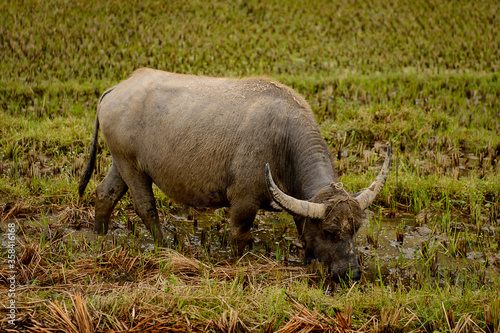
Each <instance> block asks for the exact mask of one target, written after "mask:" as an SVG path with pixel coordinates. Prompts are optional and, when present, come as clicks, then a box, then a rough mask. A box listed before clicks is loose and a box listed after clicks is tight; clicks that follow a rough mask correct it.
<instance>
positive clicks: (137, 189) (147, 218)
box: [120, 168, 164, 246]
mask: <svg viewBox="0 0 500 333" xmlns="http://www.w3.org/2000/svg"><path fill="white" fill-rule="evenodd" d="M120 171H121V174H122V176H123V179H124V180H125V182H126V183H127V185H128V188H129V189H130V192H131V193H132V200H133V201H134V209H135V211H136V212H137V214H138V215H139V217H140V218H141V219H142V222H143V223H144V225H145V226H146V228H148V230H149V232H150V233H151V235H152V236H153V239H154V240H155V241H156V243H157V244H158V245H160V246H163V245H164V238H163V232H162V231H161V227H160V218H159V217H158V211H157V210H156V202H155V198H154V195H153V188H152V185H153V182H152V180H151V178H150V177H149V176H148V175H146V174H145V173H142V172H139V171H136V170H135V169H131V168H123V170H122V169H120Z"/></svg>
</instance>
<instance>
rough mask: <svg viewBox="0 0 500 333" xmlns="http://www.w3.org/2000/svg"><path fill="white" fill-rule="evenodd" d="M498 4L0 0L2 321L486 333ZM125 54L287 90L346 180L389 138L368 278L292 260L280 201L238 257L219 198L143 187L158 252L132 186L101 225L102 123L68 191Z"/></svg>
mask: <svg viewBox="0 0 500 333" xmlns="http://www.w3.org/2000/svg"><path fill="white" fill-rule="evenodd" d="M499 15H500V3H497V2H491V1H474V2H469V1H448V0H442V1H437V0H429V1H403V0H395V1H390V2H388V1H379V0H366V1H363V2H357V1H352V0H339V1H326V0H318V1H314V2H313V3H311V2H309V1H302V0H296V1H295V0H284V1H277V0H270V1H265V2H261V1H256V0H250V1H201V0H193V1H177V0H174V1H168V2H162V1H154V0H145V1H141V2H140V3H132V2H127V1H103V2H94V1H81V0H77V1H74V2H71V3H70V2H67V1H58V0H47V1H32V0H27V1H5V0H0V22H1V23H0V58H1V59H2V61H1V62H0V73H1V76H0V233H1V239H0V240H1V242H2V247H1V249H0V304H1V309H0V331H5V332H63V331H64V332H109V331H114V332H157V331H159V332H188V331H192V332H199V331H204V332H220V331H222V332H282V333H289V332H403V331H404V332H406V331H415V332H434V331H440V332H491V333H493V332H500V57H499V54H500V50H499V48H500V24H499V20H500V16H499ZM140 67H152V68H157V69H161V70H166V71H172V72H178V73H189V74H197V75H208V76H226V77H246V76H268V77H272V78H274V79H276V80H278V81H280V82H282V83H284V84H286V85H289V86H290V87H293V88H294V89H295V90H296V91H297V92H299V93H300V94H301V95H302V96H304V98H305V99H306V100H307V101H308V103H309V104H310V105H311V107H312V109H313V111H314V113H315V115H316V118H317V121H318V123H319V125H320V129H321V132H322V134H323V136H324V138H325V140H326V141H327V143H328V145H329V147H330V149H331V151H332V153H333V155H334V156H335V157H336V161H335V163H336V168H337V170H338V174H339V177H340V180H341V181H342V183H343V184H344V186H345V188H346V189H348V190H349V191H350V192H356V191H358V190H360V189H363V188H365V187H367V186H369V184H370V183H371V181H373V179H374V178H375V177H376V175H377V173H378V170H379V169H380V166H381V163H382V161H383V157H384V155H383V151H384V149H385V148H384V147H386V145H387V144H388V143H389V142H391V143H392V146H393V151H394V159H393V164H392V169H391V173H390V177H389V179H388V181H387V183H386V185H385V187H384V189H383V191H382V193H381V194H380V195H379V196H378V197H377V199H376V201H375V202H374V203H373V204H372V206H371V207H370V209H371V211H372V212H373V213H372V214H370V218H369V220H367V221H366V222H365V224H364V226H363V227H362V228H361V230H360V232H359V234H358V236H357V246H358V252H359V260H360V261H361V262H362V264H363V268H364V274H363V278H362V280H361V281H359V282H356V283H353V284H350V283H341V284H336V283H334V282H332V281H330V280H329V279H328V278H327V277H326V275H325V272H324V268H323V267H322V266H321V264H318V263H317V264H315V265H309V266H304V265H302V264H301V262H300V255H299V251H298V250H297V248H296V247H295V246H294V238H295V237H296V230H295V229H294V228H295V227H294V225H293V222H292V220H291V218H290V216H289V215H287V214H285V213H266V212H262V213H260V214H259V216H258V218H257V220H256V222H255V224H256V226H255V227H254V235H255V236H256V238H257V239H258V240H257V242H256V244H255V247H254V249H252V250H251V251H249V252H247V253H246V254H245V255H244V256H243V257H242V258H234V257H233V256H232V255H230V254H229V252H230V249H229V248H228V245H227V232H226V229H227V221H228V216H229V214H230V212H228V211H227V210H215V211H214V210H195V209H193V208H188V207H183V206H182V205H179V204H177V203H175V202H173V201H171V200H169V198H167V197H165V195H163V194H162V193H161V192H160V191H159V190H156V189H155V192H156V197H157V206H158V209H159V211H160V214H161V218H162V220H163V222H162V223H163V226H164V227H165V228H166V229H167V230H168V235H169V236H168V237H169V238H168V240H169V242H170V248H158V247H155V246H154V243H153V242H152V241H151V237H150V235H149V234H148V233H147V232H146V230H145V229H144V227H143V226H142V224H141V221H140V219H139V218H138V217H137V216H136V215H135V213H134V211H133V205H132V201H131V197H130V196H129V195H128V194H127V195H126V196H125V197H124V198H123V199H122V200H121V201H120V203H119V204H118V206H117V208H116V210H115V212H114V213H113V227H112V228H111V229H112V230H111V231H110V233H109V234H108V235H107V236H106V237H97V236H96V235H94V233H93V232H92V228H93V220H94V210H93V203H94V193H93V192H94V190H95V187H96V186H97V184H98V183H99V182H100V181H101V180H102V179H103V178H104V176H105V175H106V173H107V171H108V169H109V166H110V163H111V156H110V154H109V151H108V150H107V147H106V144H105V142H104V140H103V139H102V138H101V140H100V146H99V154H98V156H99V157H98V162H97V168H96V172H95V173H94V176H93V178H92V180H91V182H90V185H89V187H88V189H87V192H86V194H85V196H84V197H83V198H79V197H78V194H77V192H78V191H77V188H78V181H79V178H80V176H81V172H82V169H83V167H84V165H85V163H86V161H87V158H88V147H89V144H90V140H91V135H92V131H93V126H94V120H95V109H96V105H97V101H98V99H99V97H100V95H101V94H102V93H103V92H104V91H105V90H106V89H107V88H109V87H112V86H113V85H115V84H117V83H118V82H120V81H121V80H123V79H125V78H127V77H128V76H129V75H130V74H131V73H132V72H133V71H134V70H135V69H137V68H140ZM14 234H15V237H12V239H15V240H14V241H12V240H11V236H12V235H14ZM14 245H15V246H14ZM12 256H13V257H12ZM12 258H15V259H12ZM12 260H14V261H12ZM13 316H15V320H14V319H13V318H14V317H13ZM12 320H13V321H12ZM13 322H14V323H15V325H12V323H13Z"/></svg>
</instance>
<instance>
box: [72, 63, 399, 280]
mask: <svg viewBox="0 0 500 333" xmlns="http://www.w3.org/2000/svg"><path fill="white" fill-rule="evenodd" d="M99 127H100V128H101V131H102V135H103V136H104V139H105V141H106V143H107V145H108V147H109V150H110V152H111V155H112V157H113V163H112V165H111V168H110V170H109V173H108V174H107V176H106V177H105V178H104V180H103V181H102V183H100V184H99V185H98V186H97V189H96V196H97V198H96V205H95V225H94V230H95V231H96V232H97V233H99V234H105V233H106V232H107V230H108V224H109V220H110V216H111V213H112V210H113V208H114V206H115V205H116V203H117V202H118V200H119V199H120V198H121V197H122V196H123V195H124V194H125V192H126V191H127V189H130V191H131V194H132V198H133V202H134V208H135V210H136V212H137V213H138V214H139V216H140V217H141V219H142V221H143V222H144V224H145V225H146V227H147V228H148V229H149V231H150V232H151V234H152V235H153V237H154V239H155V240H156V241H158V242H160V243H161V242H162V241H163V234H162V230H161V228H160V222H159V217H158V213H157V210H156V207H155V199H154V197H153V190H152V183H153V182H154V183H155V184H156V185H157V186H158V187H159V188H160V189H161V190H162V191H163V192H164V193H165V194H166V195H167V196H168V197H169V198H171V199H173V200H175V201H177V202H180V203H184V204H187V205H191V206H204V207H224V206H226V207H228V206H230V207H231V218H230V236H231V238H232V240H233V242H234V243H235V246H236V248H237V251H238V253H240V254H241V253H242V252H243V250H244V249H245V247H246V246H247V245H249V244H250V243H251V242H252V236H251V232H250V231H251V227H252V225H253V221H254V218H255V215H256V214H257V211H258V210H259V209H261V208H262V209H272V207H274V206H276V205H279V206H280V207H281V208H282V209H284V210H286V211H288V212H289V213H290V214H292V216H293V218H294V220H295V223H296V226H297V229H298V233H299V235H300V238H301V240H302V242H303V244H304V248H305V252H306V254H305V255H306V258H318V259H319V260H322V261H324V263H325V264H326V265H327V267H329V270H330V273H331V275H332V276H333V277H334V278H344V277H345V276H346V275H348V274H350V276H351V278H354V279H358V278H359V277H360V269H359V265H358V262H357V254H356V247H355V244H354V234H355V233H356V231H357V230H358V229H359V227H360V225H361V222H362V220H363V219H364V217H365V213H364V210H365V209H366V208H367V207H368V206H369V205H370V203H371V202H372V201H373V199H374V198H375V196H376V195H377V194H378V193H379V192H380V190H381V189H382V186H383V185H384V183H385V181H386V179H387V176H388V173H389V165H390V161H391V151H390V147H389V149H388V151H387V157H386V159H385V162H384V165H383V167H382V170H381V172H380V174H379V176H378V177H377V179H376V180H375V181H374V182H373V184H371V186H370V187H369V188H368V189H366V190H364V191H362V192H359V193H356V194H349V193H347V192H346V191H345V190H344V189H343V188H342V187H341V186H339V184H338V183H337V175H336V173H335V170H334V164H333V160H332V155H331V153H330V151H329V149H328V146H327V145H326V143H325V141H324V139H323V137H322V136H321V134H320V131H319V129H318V126H317V124H316V121H315V118H314V114H313V113H312V111H311V109H310V107H309V106H308V104H307V103H306V101H305V100H304V99H303V98H302V97H300V96H299V95H298V94H297V93H295V92H294V91H293V90H292V89H290V88H288V87H286V86H284V85H282V84H279V83H277V82H274V81H272V80H268V79H263V78H250V79H225V78H210V77H203V76H193V75H181V74H173V73H167V72H163V71H159V70H153V69H139V70H137V71H135V72H134V73H133V75H132V76H131V77H130V78H128V79H127V80H125V81H123V82H121V83H120V84H118V85H117V86H115V87H113V88H111V89H109V90H108V91H106V92H105V93H104V94H103V95H102V97H101V99H100V100H99V104H98V107H97V117H96V124H95V130H94V135H93V140H92V144H91V148H90V159H89V161H88V163H87V166H86V169H85V171H84V173H83V176H82V179H81V181H80V187H79V194H80V196H81V195H83V193H84V191H85V188H86V186H87V183H88V181H89V179H90V176H91V174H92V172H93V169H94V165H95V160H96V146H97V138H98V131H99Z"/></svg>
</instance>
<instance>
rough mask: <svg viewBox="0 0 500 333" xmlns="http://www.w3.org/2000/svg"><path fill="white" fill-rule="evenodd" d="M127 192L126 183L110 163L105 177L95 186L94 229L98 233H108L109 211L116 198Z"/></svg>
mask: <svg viewBox="0 0 500 333" xmlns="http://www.w3.org/2000/svg"><path fill="white" fill-rule="evenodd" d="M126 192H127V184H125V182H124V181H123V179H122V177H121V175H120V173H119V172H118V169H117V168H116V165H115V163H113V164H112V165H111V169H110V170H109V172H108V174H107V175H106V178H104V180H103V181H102V183H100V184H99V185H98V186H97V189H96V203H95V223H94V231H95V232H96V233H98V234H99V235H105V234H107V233H108V226H109V220H110V217H111V213H112V212H113V209H114V208H115V205H116V203H117V202H118V200H120V199H121V197H123V195H124V194H125V193H126Z"/></svg>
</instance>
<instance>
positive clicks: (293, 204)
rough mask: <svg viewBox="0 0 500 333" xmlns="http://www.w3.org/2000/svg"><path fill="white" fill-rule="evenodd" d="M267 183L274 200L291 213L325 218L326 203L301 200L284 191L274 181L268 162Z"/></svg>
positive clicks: (313, 217)
mask: <svg viewBox="0 0 500 333" xmlns="http://www.w3.org/2000/svg"><path fill="white" fill-rule="evenodd" d="M265 172H266V184H267V190H268V191H269V194H270V195H271V197H272V198H273V200H274V201H275V202H276V203H277V204H278V205H280V206H281V207H282V208H283V209H285V210H287V211H288V212H290V213H293V214H296V215H300V216H304V217H309V218H312V219H323V218H324V217H325V211H326V205H324V204H319V203H315V202H309V201H307V200H299V199H296V198H294V197H292V196H289V195H288V194H285V193H283V191H281V190H280V189H279V188H278V186H276V184H275V183H274V181H273V177H272V175H271V170H270V168H269V164H268V163H266V170H265Z"/></svg>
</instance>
